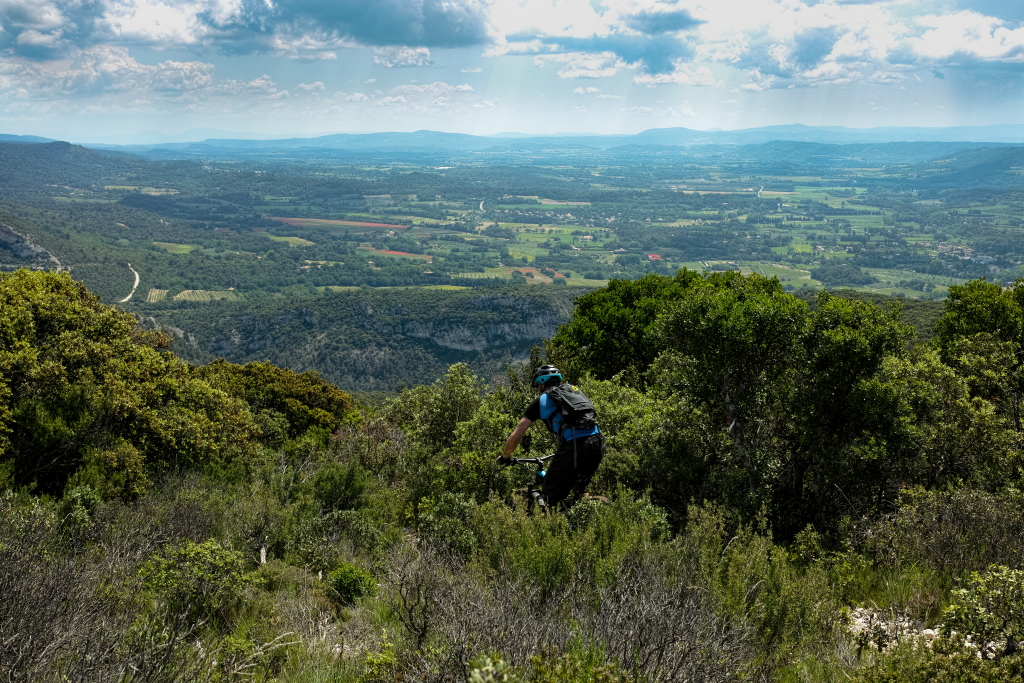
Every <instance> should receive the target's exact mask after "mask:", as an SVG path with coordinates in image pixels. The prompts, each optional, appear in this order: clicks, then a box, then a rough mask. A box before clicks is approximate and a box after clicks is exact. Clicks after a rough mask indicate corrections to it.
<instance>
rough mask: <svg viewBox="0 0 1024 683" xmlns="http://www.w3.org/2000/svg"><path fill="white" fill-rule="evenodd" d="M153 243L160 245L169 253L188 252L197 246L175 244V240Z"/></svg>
mask: <svg viewBox="0 0 1024 683" xmlns="http://www.w3.org/2000/svg"><path fill="white" fill-rule="evenodd" d="M153 245H154V246H156V247H160V248H161V249H163V250H164V251H166V252H167V253H168V254H187V253H189V252H190V251H192V250H193V249H195V248H196V247H195V245H194V244H174V243H173V242H153Z"/></svg>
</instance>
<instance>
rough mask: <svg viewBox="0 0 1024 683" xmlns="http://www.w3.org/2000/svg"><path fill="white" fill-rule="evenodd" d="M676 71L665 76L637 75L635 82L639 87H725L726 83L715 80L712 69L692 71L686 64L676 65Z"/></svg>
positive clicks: (705, 68)
mask: <svg viewBox="0 0 1024 683" xmlns="http://www.w3.org/2000/svg"><path fill="white" fill-rule="evenodd" d="M675 66H676V68H675V71H672V72H671V73H665V74H637V75H636V76H633V82H634V83H636V84H638V85H646V86H648V87H653V86H655V85H658V84H661V83H676V84H678V85H704V86H718V87H720V88H721V87H725V83H724V82H723V81H721V80H718V79H716V78H715V75H714V74H713V73H711V69H709V68H708V67H706V66H702V67H698V68H696V69H691V68H690V67H689V66H687V65H685V64H676V65H675Z"/></svg>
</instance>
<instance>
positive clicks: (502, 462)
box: [498, 455, 512, 467]
mask: <svg viewBox="0 0 1024 683" xmlns="http://www.w3.org/2000/svg"><path fill="white" fill-rule="evenodd" d="M498 464H499V465H501V466H502V467H508V466H509V465H511V464H512V458H506V457H505V456H502V455H499V456H498Z"/></svg>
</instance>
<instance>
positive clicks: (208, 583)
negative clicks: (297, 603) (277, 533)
mask: <svg viewBox="0 0 1024 683" xmlns="http://www.w3.org/2000/svg"><path fill="white" fill-rule="evenodd" d="M140 572H141V575H142V578H143V580H144V582H145V586H146V588H148V589H149V590H150V591H152V592H153V593H154V594H156V595H157V596H158V597H159V598H161V600H162V602H163V603H164V605H165V606H166V607H167V608H168V610H169V611H170V614H172V615H178V614H182V613H185V614H187V615H188V617H189V618H190V619H192V620H196V621H199V620H204V619H205V620H210V621H211V622H213V623H214V624H215V625H217V626H220V627H227V626H228V625H229V622H230V621H231V620H232V618H233V617H234V616H235V614H236V613H237V611H238V609H239V607H240V603H241V601H242V594H243V592H244V590H245V588H246V587H248V586H250V585H252V584H253V583H254V581H255V577H254V576H253V575H252V574H250V573H247V572H246V570H245V560H244V559H243V558H242V555H241V553H237V552H235V551H233V550H228V549H227V548H224V547H223V546H221V544H220V543H218V542H217V541H215V540H213V539H210V540H208V541H206V542H204V543H193V542H192V541H185V542H184V543H182V544H181V545H180V546H178V547H177V548H173V549H167V550H164V551H163V552H161V553H159V554H158V555H156V556H155V557H153V558H152V559H150V560H149V561H148V562H146V564H144V565H143V566H142V569H141V570H140Z"/></svg>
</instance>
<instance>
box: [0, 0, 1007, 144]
mask: <svg viewBox="0 0 1024 683" xmlns="http://www.w3.org/2000/svg"><path fill="white" fill-rule="evenodd" d="M1022 21H1024V3H1019V2H1016V3H1015V2H1010V1H1009V0H939V1H934V0H879V1H874V0H824V1H821V2H816V1H815V0H732V1H731V2H712V1H711V0H693V1H685V2H684V1H678V0H444V1H442V0H386V1H381V0H346V1H345V2H339V3H318V2H306V1H304V0H283V1H282V2H279V3H242V2H238V1H236V0H199V1H198V2H195V1H193V0H190V1H189V2H185V1H184V0H131V1H130V2H125V3H115V2H113V1H112V0H101V1H100V2H97V3H86V4H82V3H78V2H75V1H73V0H42V1H41V2H37V3H27V2H25V0H0V49H2V50H3V51H2V52H0V130H2V131H3V132H6V133H9V134H21V135H40V136H45V137H52V138H73V139H79V140H82V139H88V138H92V139H97V138H102V137H106V136H114V135H137V134H140V133H145V132H148V131H153V130H158V131H161V132H162V134H165V135H168V136H174V135H179V134H181V133H183V132H187V131H189V130H191V129H195V128H203V127H209V128H216V129H220V130H225V131H239V132H242V131H244V132H245V134H247V135H252V136H261V135H288V136H296V137H304V136H311V135H314V134H322V133H323V132H324V131H348V132H384V131H387V132H391V131H414V130H422V129H428V130H441V131H448V132H462V133H469V134H475V135H493V134H495V133H499V132H507V131H515V132H519V133H524V134H534V135H549V134H553V133H557V132H564V131H590V132H593V133H596V134H633V133H637V132H640V131H642V130H647V129H651V128H665V127H678V126H683V127H687V128H691V129H695V130H711V129H715V128H719V129H724V130H736V129H745V128H755V127H762V126H771V125H786V124H794V123H802V124H805V125H810V126H845V127H850V128H871V127H879V126H922V127H950V126H980V125H1000V124H1015V123H1018V122H1021V121H1022V120H1024V118H1022V117H1021V114H1020V111H1019V109H1020V107H1019V103H1020V102H1021V99H1022V95H1024V92H1022V86H1024V80H1022V79H1021V71H1022V69H1024V25H1022Z"/></svg>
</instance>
